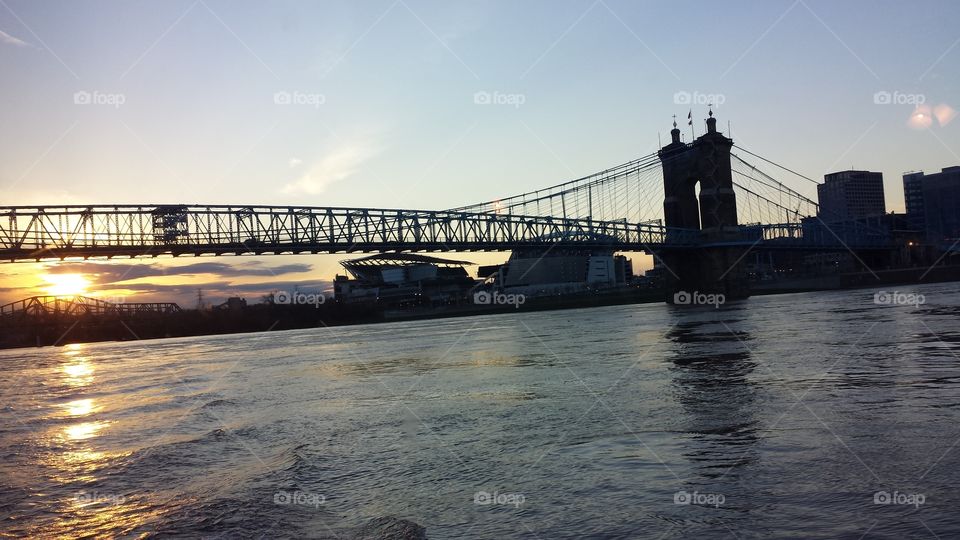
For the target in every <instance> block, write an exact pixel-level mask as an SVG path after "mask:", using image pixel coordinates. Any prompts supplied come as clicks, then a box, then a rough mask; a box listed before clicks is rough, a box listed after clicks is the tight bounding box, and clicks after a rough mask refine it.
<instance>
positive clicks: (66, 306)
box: [0, 296, 181, 322]
mask: <svg viewBox="0 0 960 540" xmlns="http://www.w3.org/2000/svg"><path fill="white" fill-rule="evenodd" d="M180 311H181V310H180V306H178V305H177V304H174V303H169V302H130V303H114V302H107V301H105V300H101V299H99V298H90V297H87V296H32V297H30V298H25V299H23V300H18V301H16V302H11V303H9V304H5V305H2V306H0V322H9V321H11V320H17V319H20V318H24V317H51V316H53V317H56V316H68V317H81V316H104V315H117V316H132V315H145V314H161V315H167V314H170V313H178V312H180Z"/></svg>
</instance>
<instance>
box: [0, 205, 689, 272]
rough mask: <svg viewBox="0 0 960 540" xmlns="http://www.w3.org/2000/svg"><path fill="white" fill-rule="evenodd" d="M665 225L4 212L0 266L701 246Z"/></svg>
mask: <svg viewBox="0 0 960 540" xmlns="http://www.w3.org/2000/svg"><path fill="white" fill-rule="evenodd" d="M698 234H699V231H690V230H684V229H673V230H669V231H668V229H667V228H666V227H663V226H662V225H659V224H651V223H627V222H625V221H596V220H589V219H563V218H555V217H549V216H522V215H510V214H493V213H471V212H459V211H424V210H396V209H391V210H388V209H373V208H324V207H292V206H284V207H279V206H185V205H149V206H147V205H141V206H134V205H130V206H56V207H53V206H43V207H25V206H7V207H0V260H3V261H18V260H44V259H63V258H68V257H71V258H73V257H81V258H89V257H141V256H159V255H174V256H177V255H222V254H236V255H241V254H257V255H259V254H285V253H290V254H295V253H337V252H384V251H507V250H514V249H521V248H530V247H536V246H545V247H548V246H555V247H570V248H576V249H590V248H605V249H609V248H614V249H617V250H623V251H649V250H651V249H653V248H664V247H684V246H691V245H694V244H695V243H696V242H697V238H698Z"/></svg>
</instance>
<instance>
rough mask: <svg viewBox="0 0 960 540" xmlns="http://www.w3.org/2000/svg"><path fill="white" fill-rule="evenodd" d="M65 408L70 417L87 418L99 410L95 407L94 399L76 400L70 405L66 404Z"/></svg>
mask: <svg viewBox="0 0 960 540" xmlns="http://www.w3.org/2000/svg"><path fill="white" fill-rule="evenodd" d="M63 407H64V408H65V409H66V410H67V414H68V415H70V416H86V415H88V414H90V413H92V412H93V411H95V410H97V409H99V407H96V406H95V405H94V403H93V400H92V399H75V400H73V401H71V402H69V403H64V404H63Z"/></svg>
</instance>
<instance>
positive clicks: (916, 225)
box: [903, 171, 926, 231]
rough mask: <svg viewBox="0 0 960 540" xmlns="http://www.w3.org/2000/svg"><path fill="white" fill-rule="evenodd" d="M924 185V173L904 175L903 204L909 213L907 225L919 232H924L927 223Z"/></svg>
mask: <svg viewBox="0 0 960 540" xmlns="http://www.w3.org/2000/svg"><path fill="white" fill-rule="evenodd" d="M922 184H923V172H922V171H921V172H909V173H904V174H903V202H904V205H905V206H906V211H907V224H908V225H909V226H910V228H911V229H914V230H917V231H922V230H924V229H925V223H926V219H925V216H924V205H923V189H922Z"/></svg>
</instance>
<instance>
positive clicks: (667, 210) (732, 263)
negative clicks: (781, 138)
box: [658, 111, 762, 301]
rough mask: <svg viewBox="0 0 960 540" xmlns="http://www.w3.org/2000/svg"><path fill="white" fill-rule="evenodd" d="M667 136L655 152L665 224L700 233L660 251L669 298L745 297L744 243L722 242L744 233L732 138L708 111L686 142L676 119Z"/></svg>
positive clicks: (747, 294)
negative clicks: (699, 130)
mask: <svg viewBox="0 0 960 540" xmlns="http://www.w3.org/2000/svg"><path fill="white" fill-rule="evenodd" d="M670 137H671V142H670V144H668V145H667V146H665V147H663V148H661V149H660V152H659V153H658V155H659V157H660V161H661V163H662V164H663V194H664V199H663V216H664V224H665V225H666V226H667V228H668V229H670V228H674V227H675V228H679V229H686V230H691V229H693V230H699V231H700V235H699V238H698V242H697V245H696V246H695V247H692V248H688V249H672V250H662V251H661V253H660V256H661V258H662V259H663V261H664V268H665V269H666V270H667V273H666V275H665V277H666V279H667V289H668V293H669V294H668V301H670V299H672V298H673V293H674V292H679V291H686V292H688V293H692V292H702V293H707V294H709V293H721V294H724V295H725V296H726V297H727V298H731V299H733V298H745V297H747V296H749V295H750V291H749V288H748V286H747V274H746V269H745V265H744V264H743V263H742V259H743V255H744V254H745V252H746V249H747V248H746V247H744V246H739V245H723V244H730V243H734V244H736V243H738V242H739V241H741V240H742V239H743V238H742V235H741V230H740V227H739V223H738V222H737V200H736V195H735V193H734V191H733V173H732V170H731V166H730V150H731V149H732V148H733V139H730V138H728V137H725V136H724V135H723V134H721V133H720V132H718V131H717V119H716V118H714V117H713V112H712V111H711V112H710V117H709V118H708V119H707V132H706V133H705V134H704V135H702V136H700V137H698V138H697V139H696V140H695V141H693V142H692V143H691V144H684V143H682V142H681V141H680V130H679V129H677V124H676V122H674V124H673V130H672V131H671V132H670ZM698 184H699V187H700V197H699V200H698V198H697V194H696V189H697V186H698ZM761 234H762V233H761ZM761 238H762V236H761Z"/></svg>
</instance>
